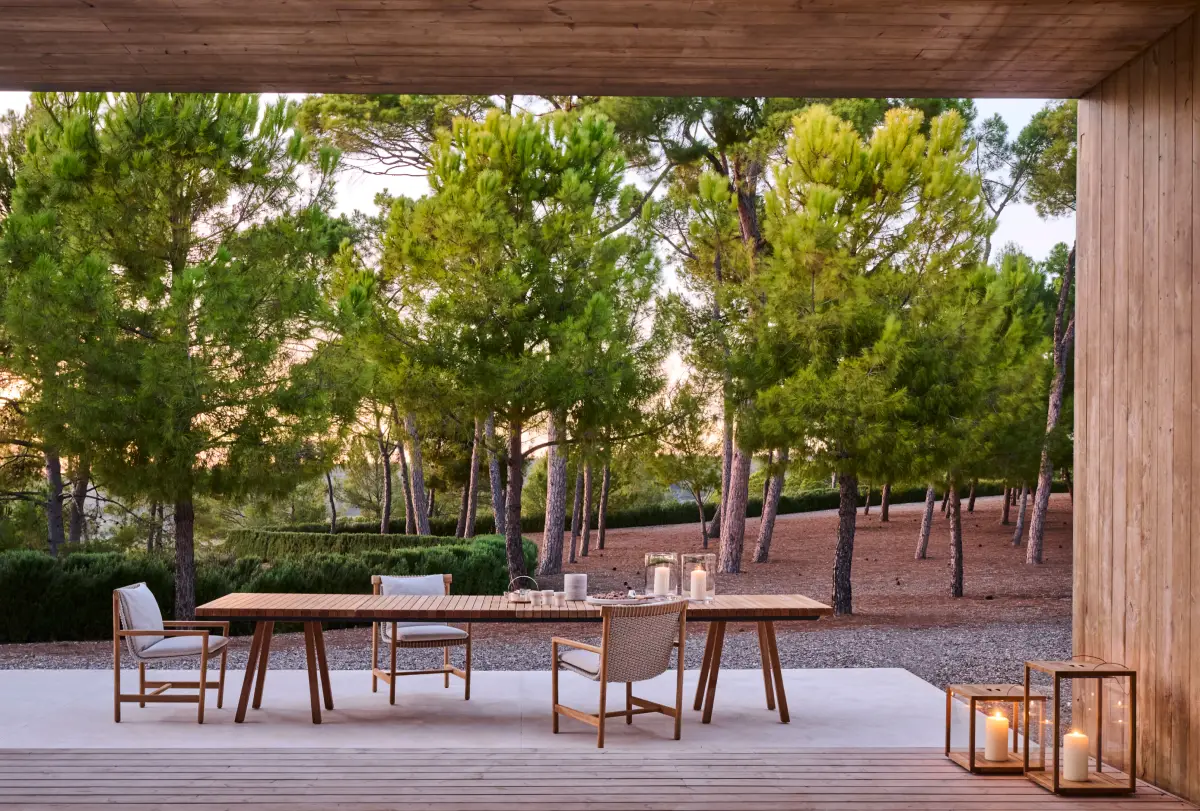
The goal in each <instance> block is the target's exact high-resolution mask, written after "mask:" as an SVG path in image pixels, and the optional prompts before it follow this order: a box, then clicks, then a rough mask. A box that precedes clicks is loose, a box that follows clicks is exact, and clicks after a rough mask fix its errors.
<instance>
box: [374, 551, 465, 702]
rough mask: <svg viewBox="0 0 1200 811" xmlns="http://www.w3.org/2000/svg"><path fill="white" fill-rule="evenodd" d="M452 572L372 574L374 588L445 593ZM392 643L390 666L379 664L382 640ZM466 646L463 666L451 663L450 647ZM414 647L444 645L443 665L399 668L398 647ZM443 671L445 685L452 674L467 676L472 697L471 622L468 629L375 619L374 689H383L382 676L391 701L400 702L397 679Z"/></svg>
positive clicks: (396, 592) (383, 591) (378, 590)
mask: <svg viewBox="0 0 1200 811" xmlns="http://www.w3.org/2000/svg"><path fill="white" fill-rule="evenodd" d="M451 580H452V578H451V576H450V575H448V574H431V575H408V576H390V575H379V574H376V575H371V590H372V592H373V593H374V594H385V595H401V594H403V595H420V594H425V595H445V594H449V593H450V583H451ZM381 641H382V642H383V643H384V644H386V645H387V647H388V653H389V659H388V661H389V666H388V669H387V670H381V669H380V668H379V643H380V642H381ZM456 647H465V648H466V657H467V661H466V664H465V665H464V667H463V668H462V669H461V670H460V669H459V668H457V667H454V666H453V665H452V664H451V663H450V649H451V648H456ZM401 648H404V649H412V648H441V649H442V654H443V655H442V666H441V667H438V668H433V669H430V670H396V651H397V650H399V649H401ZM437 673H440V674H442V675H443V677H444V678H445V686H446V687H447V688H449V687H450V677H451V676H452V675H453V676H458V677H459V678H460V679H462V680H463V684H464V687H463V699H464V700H466V701H470V700H471V623H467V627H466V629H465V630H464V629H462V628H455V627H454V626H452V625H444V624H441V623H431V622H375V623H372V624H371V692H372V693H375V692H378V691H379V680H380V679H383V680H384V681H385V682H387V685H388V703H390V704H395V703H396V679H397V678H399V677H400V676H425V675H430V674H437Z"/></svg>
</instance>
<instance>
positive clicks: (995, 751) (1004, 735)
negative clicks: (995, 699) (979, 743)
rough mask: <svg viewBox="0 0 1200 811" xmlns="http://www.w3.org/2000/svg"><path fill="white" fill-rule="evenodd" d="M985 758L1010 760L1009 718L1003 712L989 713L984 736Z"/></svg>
mask: <svg viewBox="0 0 1200 811" xmlns="http://www.w3.org/2000/svg"><path fill="white" fill-rule="evenodd" d="M983 759H984V760H993V761H1001V760H1008V719H1007V718H1005V717H1004V715H1003V714H1002V713H999V712H997V713H996V714H995V715H989V716H988V718H987V729H986V735H985V736H984V745H983Z"/></svg>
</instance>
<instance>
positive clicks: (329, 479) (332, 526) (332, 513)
mask: <svg viewBox="0 0 1200 811" xmlns="http://www.w3.org/2000/svg"><path fill="white" fill-rule="evenodd" d="M325 493H326V495H327V496H328V498H329V534H330V535H333V534H336V533H337V502H336V501H335V500H334V498H333V473H332V472H331V471H328V470H326V471H325Z"/></svg>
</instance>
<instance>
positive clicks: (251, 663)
mask: <svg viewBox="0 0 1200 811" xmlns="http://www.w3.org/2000/svg"><path fill="white" fill-rule="evenodd" d="M266 625H267V623H265V622H257V623H255V624H254V637H253V638H252V639H251V640H250V658H249V659H247V660H246V675H245V676H244V677H243V678H242V694H241V697H239V698H238V707H237V713H236V714H235V715H234V716H233V720H234V721H235V722H236V723H239V724H240V723H242V722H243V721H245V720H246V709H247V708H248V707H249V706H250V688H251V687H253V686H254V675H255V671H257V670H258V657H259V653H260V652H261V651H262V643H263V629H264V628H265V627H266Z"/></svg>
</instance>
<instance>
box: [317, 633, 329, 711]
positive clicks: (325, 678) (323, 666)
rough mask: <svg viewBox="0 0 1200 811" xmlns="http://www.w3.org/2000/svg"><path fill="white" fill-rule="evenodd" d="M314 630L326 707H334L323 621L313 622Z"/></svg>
mask: <svg viewBox="0 0 1200 811" xmlns="http://www.w3.org/2000/svg"><path fill="white" fill-rule="evenodd" d="M313 632H314V636H315V637H316V640H315V641H316V643H317V666H318V667H319V668H320V672H321V692H322V693H323V695H324V698H325V709H327V710H332V709H333V688H332V687H330V686H329V661H328V660H327V659H326V658H325V630H324V629H323V628H322V627H321V623H319V622H314V623H313Z"/></svg>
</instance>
